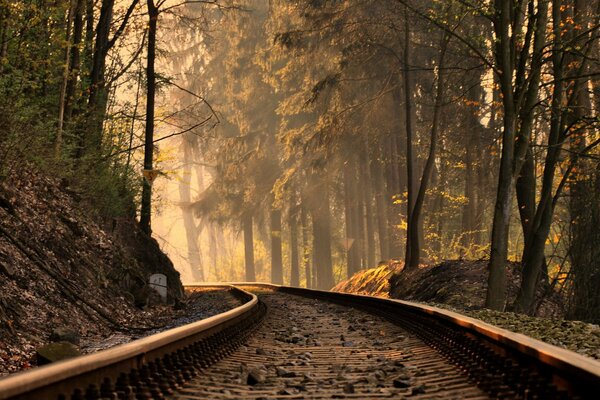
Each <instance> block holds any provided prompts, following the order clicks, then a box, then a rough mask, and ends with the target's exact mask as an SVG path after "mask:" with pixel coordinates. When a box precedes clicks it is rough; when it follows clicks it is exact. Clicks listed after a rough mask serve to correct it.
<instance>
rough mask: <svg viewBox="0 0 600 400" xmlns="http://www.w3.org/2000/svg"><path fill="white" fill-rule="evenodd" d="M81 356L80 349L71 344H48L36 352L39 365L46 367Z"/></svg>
mask: <svg viewBox="0 0 600 400" xmlns="http://www.w3.org/2000/svg"><path fill="white" fill-rule="evenodd" d="M79 355H81V353H80V352H79V348H78V347H77V346H75V345H74V344H73V343H69V342H53V343H48V344H47V345H45V346H42V347H40V348H38V349H37V350H36V357H37V364H38V365H45V364H50V363H53V362H56V361H60V360H66V359H67V358H73V357H77V356H79Z"/></svg>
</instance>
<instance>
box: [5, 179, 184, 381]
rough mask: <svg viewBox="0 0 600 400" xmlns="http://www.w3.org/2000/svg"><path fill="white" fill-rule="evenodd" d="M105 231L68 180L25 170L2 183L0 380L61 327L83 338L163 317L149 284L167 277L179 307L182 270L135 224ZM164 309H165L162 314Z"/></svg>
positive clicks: (142, 325)
mask: <svg viewBox="0 0 600 400" xmlns="http://www.w3.org/2000/svg"><path fill="white" fill-rule="evenodd" d="M111 228H112V229H110V231H109V230H105V229H103V228H102V227H101V226H100V225H99V224H97V223H96V222H94V219H93V218H92V217H90V214H89V212H88V211H87V210H85V209H84V208H83V207H82V206H81V205H80V204H79V203H78V196H77V193H75V192H73V191H72V190H71V189H70V188H69V187H68V186H66V185H65V184H64V183H61V182H57V181H55V180H52V179H49V178H46V177H44V176H43V175H41V174H39V173H34V172H32V171H31V170H29V171H20V172H19V173H18V174H13V176H11V177H8V178H6V179H4V180H3V181H2V182H0V282H1V284H2V289H1V290H0V361H1V362H0V375H1V374H4V373H7V372H12V371H15V370H18V369H22V368H24V367H25V368H26V367H28V365H29V364H30V363H31V362H32V358H31V357H32V355H33V353H34V349H35V348H36V347H38V346H40V345H42V344H44V343H46V342H47V341H48V339H49V336H50V334H51V333H52V330H53V329H55V328H57V327H66V328H68V329H72V330H74V331H76V332H78V333H79V335H81V337H82V338H92V337H103V336H107V335H109V334H110V333H111V332H114V331H127V330H138V331H139V330H144V329H147V328H151V327H153V326H155V325H156V324H157V319H156V318H157V317H158V315H160V314H164V313H165V310H164V308H165V307H166V308H169V307H173V306H163V305H161V306H158V309H155V310H154V311H153V310H152V309H145V310H142V308H144V306H146V305H148V304H152V303H157V302H158V301H157V295H156V294H155V292H154V291H151V290H150V289H149V288H148V287H147V285H146V282H147V280H148V277H149V276H150V275H151V274H154V273H162V274H165V275H166V276H167V278H168V284H169V300H170V303H171V304H174V305H177V304H180V301H179V299H180V298H181V297H182V296H183V288H182V286H181V282H180V280H179V273H178V272H177V271H176V270H175V269H174V268H173V265H172V263H171V261H170V260H169V259H168V257H167V256H166V255H165V254H164V253H162V251H161V250H160V248H159V247H158V244H157V243H156V241H155V240H153V239H151V238H149V237H148V236H147V235H145V234H144V233H143V232H142V231H141V230H140V229H139V228H138V227H137V224H136V223H135V222H133V221H127V220H119V221H113V223H112V227H111ZM160 308H162V310H159V309H160Z"/></svg>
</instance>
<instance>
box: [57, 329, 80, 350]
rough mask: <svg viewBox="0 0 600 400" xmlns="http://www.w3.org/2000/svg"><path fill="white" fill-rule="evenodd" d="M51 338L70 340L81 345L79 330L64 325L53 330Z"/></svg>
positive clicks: (62, 340) (63, 340) (61, 340)
mask: <svg viewBox="0 0 600 400" xmlns="http://www.w3.org/2000/svg"><path fill="white" fill-rule="evenodd" d="M50 340H51V341H52V342H69V343H72V344H74V345H76V346H79V342H80V341H81V336H79V332H77V331H76V330H74V329H71V328H68V327H66V326H62V327H59V328H56V329H54V330H53V331H52V333H51V334H50Z"/></svg>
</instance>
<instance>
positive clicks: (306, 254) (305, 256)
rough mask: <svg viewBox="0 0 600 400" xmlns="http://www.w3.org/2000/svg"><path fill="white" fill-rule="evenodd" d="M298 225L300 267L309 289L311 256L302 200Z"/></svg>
mask: <svg viewBox="0 0 600 400" xmlns="http://www.w3.org/2000/svg"><path fill="white" fill-rule="evenodd" d="M300 223H301V225H302V265H303V266H304V278H305V280H306V287H307V288H311V287H313V284H312V274H311V263H310V260H311V254H310V246H309V244H308V240H309V239H308V215H307V213H306V207H305V201H304V199H302V203H301V204H300Z"/></svg>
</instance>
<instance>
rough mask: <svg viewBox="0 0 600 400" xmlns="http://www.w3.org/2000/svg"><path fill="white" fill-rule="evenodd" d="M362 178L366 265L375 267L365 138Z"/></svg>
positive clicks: (371, 207) (369, 168)
mask: <svg viewBox="0 0 600 400" xmlns="http://www.w3.org/2000/svg"><path fill="white" fill-rule="evenodd" d="M362 179H363V183H364V184H363V188H364V190H363V192H362V193H363V202H364V204H365V222H366V230H365V234H366V242H365V243H366V267H367V268H373V267H375V251H376V247H377V246H376V243H375V220H374V215H373V186H372V184H373V179H372V177H371V160H370V157H369V142H368V140H365V146H364V159H363V168H362Z"/></svg>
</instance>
